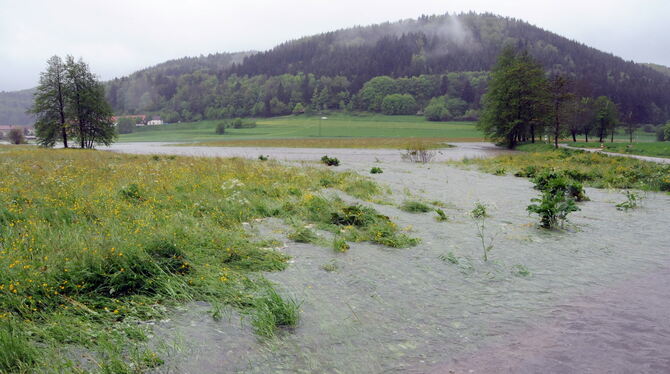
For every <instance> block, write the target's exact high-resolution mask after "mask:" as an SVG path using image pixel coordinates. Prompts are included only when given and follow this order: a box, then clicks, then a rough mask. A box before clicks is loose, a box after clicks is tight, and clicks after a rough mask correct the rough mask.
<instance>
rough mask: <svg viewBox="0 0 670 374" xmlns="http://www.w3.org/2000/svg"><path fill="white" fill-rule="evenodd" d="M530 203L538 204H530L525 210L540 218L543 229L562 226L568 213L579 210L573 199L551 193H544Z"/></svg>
mask: <svg viewBox="0 0 670 374" xmlns="http://www.w3.org/2000/svg"><path fill="white" fill-rule="evenodd" d="M530 201H531V202H534V203H538V204H531V205H529V206H528V207H527V208H526V209H527V210H528V212H530V213H535V214H538V215H539V216H540V226H541V227H543V228H545V229H550V228H553V227H556V226H557V224H559V223H560V225H561V226H563V223H564V222H565V221H566V220H567V216H568V214H569V213H571V212H576V211H578V210H580V209H579V208H578V207H577V205H576V204H575V200H574V199H572V198H569V197H566V196H565V194H561V193H553V192H551V191H547V192H544V193H543V194H542V197H541V198H539V199H538V198H533V199H531V200H530Z"/></svg>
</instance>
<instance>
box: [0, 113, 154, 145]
mask: <svg viewBox="0 0 670 374" xmlns="http://www.w3.org/2000/svg"><path fill="white" fill-rule="evenodd" d="M122 118H130V119H132V120H134V121H135V126H136V127H142V126H160V125H165V124H166V123H165V122H163V120H162V119H161V117H160V116H151V117H149V116H147V115H145V114H137V115H128V116H114V117H112V122H113V123H114V126H118V123H119V120H120V119H122ZM14 128H18V129H21V130H22V131H23V136H25V138H26V139H27V140H33V139H35V127H34V126H32V125H28V126H25V125H0V140H6V139H7V137H8V136H9V132H10V131H11V130H12V129H14Z"/></svg>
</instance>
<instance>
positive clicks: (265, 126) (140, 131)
mask: <svg viewBox="0 0 670 374" xmlns="http://www.w3.org/2000/svg"><path fill="white" fill-rule="evenodd" d="M327 117H328V119H325V120H321V119H320V118H321V117H320V116H304V115H300V116H286V117H276V118H266V119H258V120H257V121H256V123H257V125H258V126H257V127H255V128H251V129H226V134H225V135H217V134H216V133H215V131H214V130H215V128H216V125H217V124H218V123H220V122H221V121H220V120H216V121H201V122H193V123H179V124H169V125H163V126H155V127H141V128H137V129H136V132H134V133H132V134H124V135H121V136H120V137H119V141H120V142H212V141H226V140H235V141H237V143H239V141H242V140H248V141H254V140H268V139H300V138H303V139H304V138H309V139H317V138H319V137H322V138H330V139H333V138H336V139H342V138H412V137H415V138H449V139H450V140H452V141H456V140H458V141H478V140H482V134H481V133H480V132H479V131H478V130H477V129H476V127H475V124H474V122H429V121H426V120H425V119H424V118H423V117H417V116H385V115H372V114H369V115H346V114H339V113H338V114H331V115H327ZM236 145H239V144H236Z"/></svg>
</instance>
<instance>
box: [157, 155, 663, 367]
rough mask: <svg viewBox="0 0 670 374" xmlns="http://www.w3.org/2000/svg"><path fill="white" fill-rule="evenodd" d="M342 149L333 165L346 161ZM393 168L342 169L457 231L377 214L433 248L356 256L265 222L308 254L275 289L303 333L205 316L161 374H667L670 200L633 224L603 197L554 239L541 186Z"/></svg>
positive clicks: (389, 208)
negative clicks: (544, 216) (544, 222)
mask: <svg viewBox="0 0 670 374" xmlns="http://www.w3.org/2000/svg"><path fill="white" fill-rule="evenodd" d="M179 148H181V147H179ZM334 151H336V150H333V152H331V150H317V154H318V155H321V154H324V153H328V154H333V155H335V156H336V157H340V155H339V154H336V153H334ZM340 151H342V150H340ZM375 152H379V151H375ZM382 152H389V151H384V150H383V151H382ZM152 153H154V152H152ZM264 153H265V154H267V153H268V152H264ZM298 154H300V153H298ZM363 154H366V152H365V151H364V152H363ZM395 154H396V155H397V154H398V153H397V152H396V153H395ZM250 155H251V156H250V157H252V156H254V155H255V154H254V153H253V151H251V153H250ZM378 155H379V153H377V155H376V156H366V157H368V158H363V159H358V158H356V157H355V156H353V155H349V156H350V157H351V158H346V157H349V156H348V155H347V154H346V153H343V154H342V158H341V160H344V161H343V165H342V167H341V168H348V169H352V170H355V171H358V172H360V173H361V174H368V172H369V170H370V167H371V166H378V167H381V168H382V169H383V170H384V173H383V174H377V175H374V176H373V178H374V179H376V180H377V181H378V182H380V183H381V184H383V185H387V186H389V188H390V189H391V190H392V192H393V193H392V195H390V196H387V197H386V199H387V200H389V202H392V203H394V204H396V205H397V204H399V203H400V202H402V201H403V200H405V199H410V198H411V199H415V200H416V199H419V200H424V201H428V202H430V201H440V202H442V203H443V204H444V205H445V206H447V208H445V211H446V213H447V215H448V216H449V217H450V220H449V221H448V222H437V221H436V220H435V214H434V213H426V214H410V213H406V212H403V211H401V210H399V209H398V208H397V207H396V206H394V205H374V204H372V205H374V206H375V208H376V209H378V210H379V211H380V212H381V213H382V214H385V215H388V216H390V217H391V218H392V219H393V220H394V221H395V222H398V223H399V224H400V225H401V226H402V227H404V228H406V229H407V230H409V231H411V234H412V235H413V236H417V237H420V238H421V239H422V243H421V244H420V245H419V246H417V247H413V248H409V249H400V250H398V249H389V248H385V247H381V246H377V245H372V244H368V243H354V244H352V246H351V249H350V250H349V251H348V252H347V253H344V254H338V253H334V252H333V250H332V249H331V248H323V247H318V246H314V245H311V244H298V243H293V242H290V241H288V240H286V239H285V237H284V236H283V233H282V232H281V231H282V229H281V227H270V228H268V227H265V225H268V224H270V223H268V222H261V223H254V224H252V229H257V230H258V232H259V235H270V234H272V235H277V236H278V237H279V238H283V240H284V242H285V243H286V247H285V248H284V249H283V251H285V252H286V253H288V254H289V255H291V256H292V257H293V259H292V261H291V264H290V266H289V268H288V269H287V270H285V271H283V272H279V273H270V274H267V275H266V276H267V277H268V278H269V279H271V280H272V281H274V282H276V283H277V284H278V288H279V289H280V290H281V292H282V293H283V294H284V295H291V296H293V297H295V298H296V299H298V300H300V301H301V302H302V306H301V321H300V323H299V326H298V327H297V328H296V329H295V330H294V331H291V332H286V333H285V334H283V335H281V336H280V337H279V338H277V339H273V340H270V341H263V340H259V339H257V338H256V337H255V336H254V335H253V333H252V331H251V328H250V327H249V323H248V321H246V320H245V318H243V317H240V316H238V315H236V314H235V312H232V311H230V312H229V313H230V316H231V317H230V318H223V319H222V320H221V321H214V320H213V319H212V318H211V316H210V315H209V313H207V310H209V308H210V307H209V306H207V305H203V304H192V305H190V306H188V307H187V308H186V309H184V310H182V311H180V312H177V313H176V314H175V315H174V317H173V318H171V320H170V322H167V323H164V324H160V325H159V326H158V327H157V328H156V334H157V336H160V340H161V341H168V340H170V339H177V340H179V341H180V342H181V343H180V345H181V346H182V351H181V353H178V354H177V353H176V354H174V355H172V357H170V359H169V360H167V362H166V364H165V365H164V366H162V367H160V368H158V369H157V372H165V373H167V372H174V373H177V372H178V373H201V372H220V373H227V372H248V373H268V372H304V373H311V372H320V373H389V372H391V373H393V372H397V373H408V372H409V373H425V372H445V373H448V372H450V371H452V370H455V372H471V370H475V371H476V372H491V370H492V368H493V369H497V368H508V372H536V369H538V368H543V367H546V368H549V371H554V370H555V371H556V372H582V371H584V372H589V370H590V372H603V371H600V370H598V367H597V362H598V361H597V360H595V359H596V358H598V357H599V358H600V359H601V360H603V361H602V362H603V363H605V361H604V360H606V361H607V363H610V364H611V365H612V366H611V367H614V368H615V370H614V372H664V370H660V369H666V368H664V367H663V366H664V365H666V364H667V362H668V356H669V355H670V354H668V350H667V349H665V347H667V344H666V342H667V341H668V340H667V339H668V336H667V326H668V321H669V317H668V316H667V314H661V313H658V311H660V310H665V307H666V305H667V297H666V296H667V290H665V289H663V288H662V287H661V286H662V285H663V284H666V283H665V279H667V277H665V278H663V277H656V276H655V274H667V269H668V265H669V264H670V254H669V253H668V246H667V243H668V242H670V232H669V231H668V230H667V228H668V227H670V214H669V213H668V212H669V209H668V207H670V196H668V195H667V194H660V193H649V194H648V195H647V197H646V198H645V199H644V200H643V201H642V203H641V207H640V208H638V209H636V210H632V211H629V212H621V211H618V210H616V208H615V204H616V203H617V202H620V201H621V200H622V198H623V197H622V195H621V193H620V192H619V191H607V190H596V189H587V194H588V195H589V197H590V198H591V201H589V202H585V203H582V204H580V207H581V209H582V210H581V211H580V212H576V213H574V214H573V215H572V216H571V223H570V224H569V225H568V226H567V227H566V229H565V230H562V231H545V230H541V229H538V228H537V225H536V223H537V219H536V217H531V216H529V215H528V214H527V212H526V210H525V207H526V206H527V205H528V203H529V200H530V198H531V197H534V196H536V195H537V192H536V191H535V190H533V189H532V187H531V184H530V183H529V182H528V181H527V180H525V179H521V178H515V177H511V176H493V175H488V174H483V173H479V172H477V171H470V170H462V169H458V168H454V167H451V166H447V165H444V164H440V163H432V164H427V165H417V164H410V163H406V162H400V161H399V158H398V159H391V160H386V159H379V156H378ZM310 157H311V156H310ZM398 157H399V156H398ZM376 161H381V162H376ZM368 175H369V174H368ZM476 201H481V202H484V203H486V204H488V205H489V207H490V212H491V214H492V217H491V218H490V219H489V222H488V223H487V230H488V232H489V233H490V234H491V235H494V236H495V240H494V249H493V251H492V252H491V253H490V256H491V258H492V260H490V261H489V262H484V261H482V260H481V244H480V243H479V242H478V238H477V237H476V231H475V227H474V225H473V223H472V221H471V220H470V219H469V217H468V216H467V212H468V211H469V210H470V209H472V206H473V204H474V203H475V202H476ZM326 264H334V268H335V270H334V271H326V270H324V265H326ZM645 277H646V278H645ZM642 279H647V281H644V280H642ZM635 282H638V283H635ZM639 282H641V283H639ZM627 287H630V288H627ZM629 294H634V296H635V298H634V299H630V298H627V297H628V295H629ZM631 303H634V305H633V306H631V305H629V304H631ZM647 305H648V306H649V307H650V309H649V310H650V312H649V313H647V314H644V313H641V311H642V310H643V309H644V308H645V306H647ZM650 326H657V327H658V328H653V329H650V328H649V327H650ZM633 335H634V336H633ZM631 337H634V339H631ZM532 342H536V343H532ZM599 342H600V343H599ZM632 342H634V343H632ZM576 350H577V351H578V352H576ZM604 350H605V351H606V352H607V357H608V358H607V359H605V358H603V352H604ZM510 352H512V353H510ZM514 352H516V353H514ZM523 352H527V353H523ZM577 353H578V354H577ZM515 354H516V355H517V356H520V358H516V359H511V361H510V360H508V359H507V357H508V356H510V355H512V356H514V355H515ZM482 356H485V357H486V356H488V357H489V358H491V360H485V359H484V358H483V357H482ZM496 357H498V358H500V359H501V360H502V361H496V360H495V358H496ZM524 357H525V358H527V359H528V360H531V361H524ZM505 360H508V361H505ZM533 360H534V361H533ZM594 360H595V361H594ZM591 362H595V363H596V364H594V365H595V367H594V366H589V365H590V364H589V363H591ZM524 365H525V366H524ZM582 369H584V370H582ZM587 369H588V370H587ZM524 370H525V371H524ZM541 371H544V370H541ZM605 371H607V370H605Z"/></svg>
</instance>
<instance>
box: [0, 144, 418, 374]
mask: <svg viewBox="0 0 670 374" xmlns="http://www.w3.org/2000/svg"><path fill="white" fill-rule="evenodd" d="M0 175H2V176H3V177H2V178H0V269H1V270H2V271H0V345H1V346H0V348H2V353H0V361H2V363H0V365H4V366H0V371H3V370H4V371H31V370H32V369H29V368H33V369H35V368H44V367H46V366H49V367H50V368H56V369H54V370H56V371H58V370H60V371H68V370H69V369H67V368H69V367H71V365H72V363H71V362H69V361H68V359H67V357H70V358H72V357H73V356H72V355H67V354H65V355H64V354H61V351H60V350H62V349H65V350H66V351H67V350H71V351H72V352H74V353H73V354H74V355H75V357H76V352H84V354H86V355H88V356H91V357H95V360H96V362H98V363H99V365H98V366H99V367H97V368H96V369H95V370H98V371H101V372H105V371H107V372H123V370H121V369H123V368H125V369H124V370H126V369H127V370H130V368H131V367H132V368H133V370H134V371H142V370H144V369H146V368H149V367H150V366H151V365H156V364H157V362H159V361H158V359H156V360H153V359H152V360H149V359H147V357H149V358H151V357H154V355H155V352H151V351H148V350H147V349H146V342H145V340H146V334H145V333H144V332H143V331H142V330H141V329H138V328H137V326H138V324H137V321H141V320H145V319H155V318H160V317H161V316H162V315H164V314H165V313H166V311H167V310H169V308H170V306H173V305H177V304H180V303H185V302H188V301H190V300H204V301H213V302H215V303H217V304H227V305H230V306H232V307H235V308H238V309H239V310H240V311H242V312H243V313H245V314H248V315H250V316H255V315H256V314H257V313H266V312H267V310H266V309H268V310H269V311H270V312H271V313H272V314H273V316H274V317H273V318H275V321H276V327H277V326H282V325H291V324H292V322H290V320H295V318H293V317H291V318H293V319H291V318H288V319H287V318H285V316H284V315H283V314H286V313H288V312H286V313H285V312H284V311H281V310H280V309H281V308H279V309H276V308H275V305H276V304H278V303H279V301H278V298H280V296H279V294H277V293H276V292H275V291H274V290H272V289H271V288H272V287H271V286H269V285H268V283H267V282H266V281H264V279H263V277H262V275H261V274H258V272H264V271H280V270H283V269H284V268H285V267H286V266H287V260H288V256H286V255H285V254H284V253H281V252H279V251H275V250H272V249H269V248H272V247H276V246H277V243H275V242H273V241H268V240H263V238H258V237H255V236H254V234H252V233H251V232H250V231H248V230H247V229H246V227H247V224H248V223H249V222H254V221H256V220H259V219H263V218H266V217H278V218H280V219H284V220H285V221H286V222H301V223H302V224H303V225H306V224H315V225H317V226H318V227H320V228H323V229H326V230H330V231H333V232H339V230H341V229H342V227H341V225H339V224H336V223H333V222H332V215H333V214H336V213H338V212H341V211H343V209H345V208H347V206H348V205H347V204H345V203H344V202H343V201H341V200H333V199H330V198H326V197H324V196H322V195H321V193H320V191H321V190H322V189H324V188H326V187H327V188H335V189H339V190H342V191H345V192H347V193H348V194H350V195H352V196H355V197H358V198H362V199H370V198H372V197H374V196H375V195H377V194H379V193H381V189H380V188H379V187H378V186H377V185H376V184H374V183H373V182H372V181H369V180H367V179H365V178H363V177H361V176H358V175H357V174H355V173H352V172H343V173H335V172H332V171H330V170H323V169H320V168H300V169H298V168H292V167H286V166H282V165H280V164H278V163H276V162H273V161H265V162H261V161H249V160H242V159H225V160H224V159H211V158H189V157H168V158H161V157H149V156H132V155H119V154H113V153H107V152H96V151H83V150H43V149H36V148H16V149H10V150H8V151H5V149H3V152H2V153H1V154H0ZM371 214H372V213H371ZM344 230H345V231H347V232H348V235H349V236H348V237H347V239H349V240H367V241H373V242H377V243H380V244H384V245H393V246H398V245H401V244H402V245H405V244H408V242H410V241H411V240H410V238H408V237H406V236H405V235H404V234H402V233H400V232H399V231H400V230H398V229H397V228H396V227H395V225H394V224H393V223H392V222H391V221H390V220H387V219H381V218H379V219H377V221H376V222H375V225H374V226H360V227H351V228H344ZM254 273H256V274H254ZM266 301H267V302H266ZM284 303H285V304H286V305H285V307H286V308H290V305H291V301H290V299H287V300H284ZM279 304H281V303H279ZM273 308H274V309H273ZM295 310H296V311H297V309H295ZM254 318H255V317H254ZM253 320H254V319H253V318H252V321H253ZM287 321H288V322H287ZM254 323H255V322H254ZM258 331H261V330H260V329H258ZM37 347H39V349H37ZM68 347H72V348H68ZM75 347H76V348H75ZM132 352H136V354H134V353H133V354H131V353H132ZM79 354H81V353H79ZM54 357H56V359H54ZM24 368H27V369H25V370H24ZM36 370H37V369H36Z"/></svg>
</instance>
